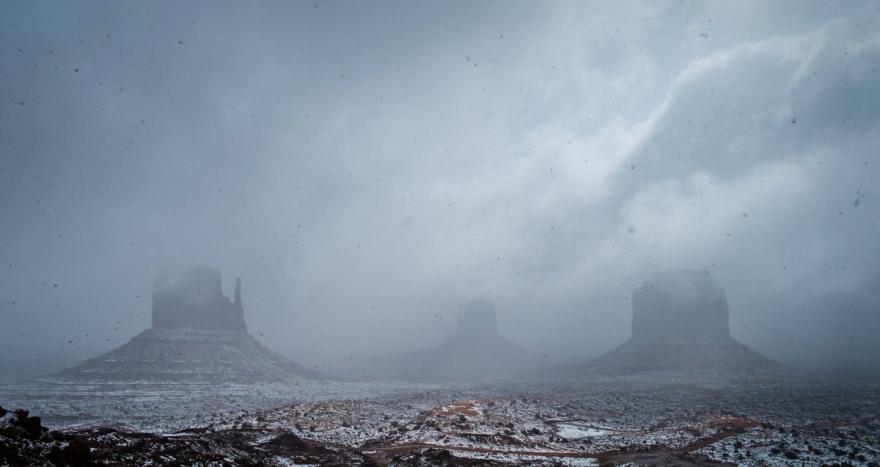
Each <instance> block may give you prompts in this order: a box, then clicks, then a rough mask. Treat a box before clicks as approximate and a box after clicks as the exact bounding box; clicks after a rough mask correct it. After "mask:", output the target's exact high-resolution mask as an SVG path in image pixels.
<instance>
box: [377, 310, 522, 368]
mask: <svg viewBox="0 0 880 467" xmlns="http://www.w3.org/2000/svg"><path fill="white" fill-rule="evenodd" d="M532 364H534V359H533V358H532V356H531V355H529V354H528V353H527V352H526V351H525V350H523V349H522V348H521V347H519V346H518V345H516V344H514V343H513V342H511V341H509V340H507V339H506V338H504V337H503V336H501V335H500V334H499V333H498V325H497V320H496V315H495V304H494V303H493V302H492V301H491V300H488V299H485V298H482V299H476V300H473V301H471V302H469V303H468V304H467V305H465V306H464V308H463V310H462V311H461V312H460V313H459V316H458V324H457V327H456V331H455V333H454V334H453V335H451V336H450V337H449V338H447V339H446V340H445V341H444V342H443V343H441V344H440V345H439V346H437V347H434V348H431V349H426V350H422V351H417V352H412V353H407V354H402V355H396V356H393V357H389V358H387V359H382V360H381V361H380V362H372V365H370V364H368V366H374V367H375V368H374V371H373V373H374V374H376V375H381V376H383V377H386V378H391V379H398V380H407V381H427V382H443V381H474V380H479V379H483V378H501V377H507V376H512V375H514V374H515V373H517V372H519V371H521V370H523V369H525V368H528V367H529V366H530V365H532Z"/></svg>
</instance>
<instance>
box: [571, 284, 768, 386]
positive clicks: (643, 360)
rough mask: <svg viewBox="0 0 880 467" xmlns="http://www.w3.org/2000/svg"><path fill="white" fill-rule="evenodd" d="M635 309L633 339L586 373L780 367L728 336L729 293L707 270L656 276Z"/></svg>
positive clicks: (636, 298)
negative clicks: (590, 371)
mask: <svg viewBox="0 0 880 467" xmlns="http://www.w3.org/2000/svg"><path fill="white" fill-rule="evenodd" d="M632 308H633V316H632V337H630V338H629V340H627V341H626V342H624V343H623V344H621V345H620V346H618V347H617V348H615V349H613V350H611V351H609V352H607V353H605V354H603V355H601V356H600V357H598V358H596V359H595V360H593V361H590V362H587V363H586V364H585V365H584V366H585V367H586V368H587V369H589V370H593V371H598V372H601V373H638V372H643V371H678V370H722V371H741V370H756V369H761V368H770V367H774V366H776V365H777V364H776V363H774V362H772V361H771V360H769V359H767V358H765V357H764V356H762V355H760V354H758V353H757V352H755V351H754V350H752V349H750V348H748V347H746V346H745V345H743V344H741V343H740V342H737V341H736V340H735V339H734V338H733V337H731V336H730V324H729V322H730V321H729V320H730V318H729V315H730V310H729V308H728V305H727V294H726V293H725V291H724V288H723V287H722V286H721V284H719V283H718V281H716V280H715V278H713V277H712V276H711V275H710V274H709V272H707V271H673V272H656V273H654V275H653V277H652V278H651V279H650V280H647V281H645V283H644V284H642V285H641V287H639V288H637V289H635V291H633V294H632Z"/></svg>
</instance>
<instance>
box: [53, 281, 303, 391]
mask: <svg viewBox="0 0 880 467" xmlns="http://www.w3.org/2000/svg"><path fill="white" fill-rule="evenodd" d="M241 288H242V286H241V280H240V279H236V282H235V298H234V300H229V298H227V297H225V296H224V295H223V289H222V279H221V275H220V271H219V270H217V269H213V268H209V267H190V268H183V269H166V270H163V271H162V272H161V273H159V275H158V276H157V277H156V280H155V282H154V283H153V297H152V299H153V326H152V327H151V328H149V329H147V330H145V331H143V332H141V333H140V334H138V335H137V336H135V337H133V338H132V339H131V340H130V341H129V342H128V343H126V344H124V345H122V346H120V347H118V348H116V349H114V350H111V351H110V352H107V353H106V354H104V355H101V356H99V357H96V358H93V359H90V360H86V361H84V362H82V363H81V364H79V365H78V366H76V367H74V368H71V369H68V370H65V371H63V372H61V373H60V374H59V376H60V377H62V378H65V379H77V380H124V381H131V380H146V381H157V380H160V381H167V380H171V381H216V382H242V383H248V382H254V381H283V380H287V379H289V378H292V377H296V376H308V377H315V376H317V375H316V373H315V372H312V371H310V370H306V369H305V368H303V367H302V366H301V365H299V364H298V363H296V362H294V361H291V360H289V359H287V358H285V357H283V356H281V355H279V354H277V353H275V352H272V351H270V350H268V349H267V348H265V347H263V345H262V344H260V342H259V341H257V340H256V339H255V338H254V337H253V336H251V335H250V334H248V332H247V326H246V325H245V321H244V307H243V305H242V298H241V293H242V290H241Z"/></svg>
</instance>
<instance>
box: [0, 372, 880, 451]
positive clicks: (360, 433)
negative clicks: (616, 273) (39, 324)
mask: <svg viewBox="0 0 880 467" xmlns="http://www.w3.org/2000/svg"><path fill="white" fill-rule="evenodd" d="M37 415H39V414H37ZM131 416H132V418H136V417H137V414H132V415H131ZM123 425H124V421H120V424H119V426H116V427H113V428H111V427H108V426H88V427H85V426H83V427H80V428H67V429H65V430H59V431H54V430H51V429H50V428H51V427H49V428H45V427H43V426H42V422H41V420H40V419H38V418H36V417H34V416H33V415H32V414H27V413H24V412H10V413H5V414H4V417H3V418H2V419H0V465H144V464H153V465H181V464H182V465H191V464H197V465H302V464H311V465H685V466H687V465H690V466H695V465H793V466H796V465H880V386H877V385H872V384H866V383H865V384H849V385H840V384H834V383H832V382H826V383H820V382H814V381H799V382H792V381H788V382H785V383H782V382H774V381H767V380H762V379H760V378H758V379H751V380H748V381H742V380H740V381H737V382H734V383H731V382H730V381H713V382H708V381H705V380H700V381H696V382H695V381H694V380H689V379H687V378H684V379H678V380H665V381H655V380H644V379H643V380H634V379H630V380H619V379H616V380H605V381H592V382H589V383H585V382H572V383H569V384H559V383H554V384H538V383H533V384H531V385H528V386H524V385H517V386H510V385H495V386H482V387H459V388H451V387H450V388H436V389H428V388H421V389H415V388H411V391H410V392H408V393H397V394H386V395H384V396H376V397H364V398H358V399H332V400H311V401H303V402H298V403H291V404H286V405H282V406H280V407H276V408H267V409H252V410H251V409H248V410H242V411H238V412H236V413H227V412H216V413H209V414H205V415H204V416H203V417H202V418H200V419H198V421H197V423H194V424H193V425H192V426H189V427H187V428H184V429H176V430H171V431H160V432H144V431H142V430H131V429H127V428H124V426H123Z"/></svg>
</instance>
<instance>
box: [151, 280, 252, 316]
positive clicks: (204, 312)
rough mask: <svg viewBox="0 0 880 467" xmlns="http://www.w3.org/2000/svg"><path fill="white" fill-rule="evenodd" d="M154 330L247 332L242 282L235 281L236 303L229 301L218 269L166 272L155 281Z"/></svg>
mask: <svg viewBox="0 0 880 467" xmlns="http://www.w3.org/2000/svg"><path fill="white" fill-rule="evenodd" d="M153 327H154V328H157V329H175V328H190V329H202V330H221V329H222V330H227V331H241V332H245V331H247V326H245V324H244V307H243V306H242V304H241V279H236V280H235V301H230V300H229V298H227V297H225V296H223V288H222V278H221V276H220V271H218V270H216V269H213V268H207V267H194V268H188V269H182V270H170V269H166V270H163V271H162V272H161V273H159V275H158V277H156V280H155V282H153Z"/></svg>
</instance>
